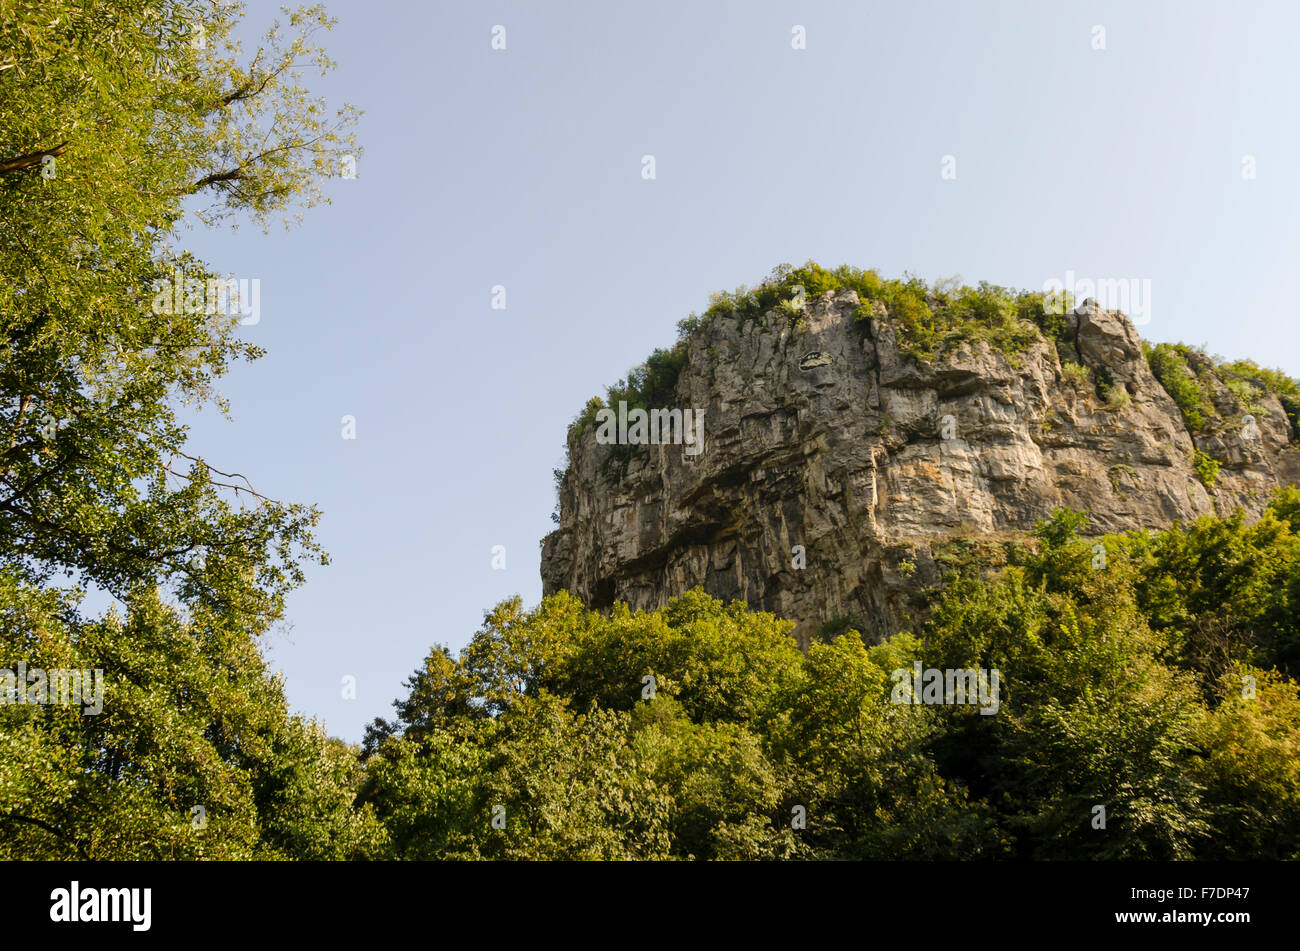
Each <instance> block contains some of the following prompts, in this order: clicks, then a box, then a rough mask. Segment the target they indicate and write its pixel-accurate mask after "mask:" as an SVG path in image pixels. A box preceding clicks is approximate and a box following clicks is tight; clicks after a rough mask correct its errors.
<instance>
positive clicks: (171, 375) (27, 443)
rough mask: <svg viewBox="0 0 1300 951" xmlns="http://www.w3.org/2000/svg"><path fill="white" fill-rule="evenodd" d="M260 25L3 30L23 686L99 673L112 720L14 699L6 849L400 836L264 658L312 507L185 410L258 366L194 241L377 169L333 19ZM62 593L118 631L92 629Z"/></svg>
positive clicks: (70, 4)
mask: <svg viewBox="0 0 1300 951" xmlns="http://www.w3.org/2000/svg"><path fill="white" fill-rule="evenodd" d="M242 16H243V8H242V5H241V4H238V3H224V4H216V3H208V2H200V0H41V2H34V0H7V2H6V3H5V4H4V10H3V15H2V16H0V634H2V635H3V636H2V637H0V655H2V656H0V668H4V669H7V670H15V669H16V668H17V666H18V665H19V664H23V665H26V667H28V668H40V669H43V670H45V669H49V670H53V669H60V668H75V669H79V670H96V669H99V670H102V671H103V678H104V680H103V685H104V696H103V710H102V712H100V713H98V714H96V713H90V712H87V711H86V709H85V707H84V706H73V705H61V704H48V703H34V704H13V703H10V704H5V705H2V706H0V748H2V749H3V754H2V756H0V759H2V762H0V850H3V853H4V856H5V857H7V858H59V857H74V856H84V857H90V858H127V857H133V858H153V857H168V858H194V857H206V858H245V857H262V858H288V857H300V858H342V857H350V856H356V855H361V854H365V853H367V852H368V851H370V850H372V849H373V848H374V846H375V843H377V842H379V841H380V840H381V839H382V834H383V833H382V830H381V829H380V827H379V826H378V824H377V822H376V821H375V820H374V818H373V816H372V815H371V814H370V812H369V810H358V809H357V808H356V807H355V806H354V799H355V793H356V789H357V786H358V783H359V781H360V778H361V777H360V766H359V765H358V763H357V761H356V756H355V752H354V751H352V750H349V749H348V748H346V747H345V746H343V745H342V744H339V743H338V742H337V741H332V740H329V739H328V738H327V737H325V736H324V735H323V733H322V732H321V730H320V729H319V727H318V726H317V725H315V724H314V723H310V722H306V721H303V720H302V719H300V718H298V717H295V716H291V715H290V714H289V712H288V709H287V705H286V703H285V699H284V695H283V691H282V689H281V685H280V683H279V681H278V680H277V679H274V678H272V677H271V676H270V675H269V672H268V671H267V670H266V669H265V665H264V663H263V661H262V659H261V656H260V653H259V651H258V648H257V641H256V638H257V637H258V635H260V634H263V633H265V632H266V631H267V630H268V629H269V628H270V627H271V625H272V624H274V623H275V622H276V621H277V620H279V619H280V618H281V617H282V615H283V608H284V598H285V595H286V593H287V592H288V591H289V590H291V589H292V588H293V587H294V586H295V585H297V584H298V583H300V582H301V581H302V578H303V572H302V564H303V562H304V561H305V560H318V561H320V560H324V555H323V553H322V552H321V551H320V549H319V548H318V547H317V545H316V543H315V542H314V540H313V539H312V528H313V525H314V524H315V521H316V517H317V513H316V512H315V511H314V510H313V509H311V508H308V507H305V506H301V505H295V504H282V503H280V502H277V501H275V500H272V499H270V498H268V497H266V496H263V495H262V494H260V493H258V492H256V491H254V490H253V487H252V486H251V485H250V484H249V483H248V482H247V480H245V479H244V478H243V477H242V476H238V475H232V474H227V473H225V472H223V471H221V470H220V469H218V468H217V467H216V466H214V465H211V464H209V462H208V461H207V460H206V459H204V457H203V456H202V455H201V454H200V453H199V452H197V451H196V450H195V449H193V448H192V447H189V446H188V445H187V442H186V431H185V427H184V426H183V425H181V424H180V422H179V420H178V415H177V412H178V408H179V407H180V406H182V405H185V404H189V405H194V406H203V405H205V404H206V405H214V406H215V407H216V408H217V409H219V410H221V411H224V410H225V408H226V406H225V401H224V400H223V399H222V397H221V395H220V393H219V391H218V390H217V389H216V386H217V383H218V381H219V380H220V377H221V376H222V375H223V374H224V373H225V372H226V371H227V370H228V369H229V367H230V366H231V365H232V363H234V362H235V361H239V360H249V359H253V358H256V357H257V356H259V355H260V351H259V349H258V348H256V347H254V346H251V345H249V344H248V343H247V342H246V341H244V340H243V339H241V338H240V336H239V333H238V329H237V321H238V315H237V314H234V315H232V314H230V313H229V312H226V313H222V312H214V311H217V308H216V307H214V306H212V304H213V303H214V302H213V301H212V300H211V298H210V296H208V295H209V294H210V291H209V290H208V284H207V282H208V280H209V279H212V278H216V277H217V274H216V272H215V269H214V268H212V267H211V266H210V265H208V264H206V263H204V262H202V261H199V260H197V259H196V258H195V257H194V256H193V255H192V254H190V253H188V252H186V251H184V250H183V249H177V248H175V247H173V245H172V242H174V241H176V240H177V237H178V236H179V235H180V234H181V233H182V231H183V228H184V227H185V226H186V225H187V223H189V222H191V221H194V222H198V223H213V222H216V221H220V220H223V219H231V220H232V221H234V220H237V219H238V218H239V217H245V218H251V219H252V220H253V221H255V222H258V223H260V224H262V225H264V226H265V225H267V224H268V223H269V222H270V221H271V220H272V219H274V218H278V217H280V216H288V217H290V218H291V217H293V216H295V215H296V213H297V212H298V211H299V210H300V209H301V208H304V207H307V206H310V205H312V204H314V203H316V202H317V201H319V200H321V199H322V197H323V195H322V191H321V186H322V182H323V180H324V179H325V178H327V177H329V176H331V175H334V174H338V173H339V172H340V171H341V168H342V166H341V161H342V156H343V155H345V154H348V153H350V154H352V155H353V156H354V157H355V156H356V155H359V154H360V153H359V150H358V149H356V147H355V145H354V143H353V142H352V141H351V137H350V136H351V133H350V132H349V131H348V130H349V127H350V126H351V125H352V123H353V121H354V119H355V115H354V113H353V112H352V110H350V109H347V108H345V109H343V110H341V111H338V112H335V113H333V114H330V113H329V112H328V111H327V110H326V108H325V106H324V104H323V103H322V102H321V101H320V100H318V99H317V98H315V97H313V96H312V95H311V94H310V93H309V92H308V91H307V90H306V89H305V88H303V86H302V85H301V81H302V76H303V74H304V72H305V71H306V70H313V69H314V70H317V71H324V70H326V69H328V68H329V66H330V63H329V60H328V58H327V57H326V56H325V54H324V52H323V51H322V50H321V49H320V48H319V46H317V45H316V43H315V41H314V35H315V34H316V33H318V32H319V31H321V30H325V29H328V28H329V26H330V25H331V21H330V20H329V19H328V18H327V17H326V16H325V14H324V12H323V10H322V9H321V8H320V7H318V6H317V7H307V8H302V9H299V10H297V11H292V12H289V13H287V14H286V20H285V22H284V23H276V24H274V25H272V27H271V29H270V30H269V32H268V33H267V35H266V36H265V38H264V39H263V40H262V41H261V42H259V43H258V44H257V45H256V46H255V47H253V48H250V50H249V51H248V52H245V51H244V50H243V49H242V48H241V46H240V44H239V43H238V42H237V41H236V40H235V39H234V33H235V30H236V28H237V27H238V25H239V24H240V21H241V18H242ZM178 279H179V280H180V282H181V285H180V289H178V291H177V294H176V295H172V294H171V293H170V292H169V293H168V295H167V297H168V298H169V301H168V303H170V304H171V306H166V305H165V304H164V302H163V301H162V299H161V298H160V296H159V294H160V289H161V288H163V287H168V288H170V287H171V284H172V283H173V282H175V281H177V280H178ZM186 282H189V283H186ZM182 290H183V293H182V292H181V291H182ZM200 293H202V294H203V296H202V297H200V296H199V294H200ZM67 577H70V578H72V579H73V580H74V581H75V582H77V583H79V584H81V585H84V586H86V587H94V588H97V589H98V590H99V591H100V592H103V593H106V594H107V595H110V596H112V597H113V598H114V599H116V601H117V603H118V605H119V607H120V610H118V611H117V612H110V613H108V614H106V615H104V616H102V617H98V618H93V617H87V616H85V615H84V614H83V613H82V611H81V608H80V604H81V600H82V589H72V590H68V589H61V588H58V587H56V585H55V582H56V581H62V579H64V578H67ZM195 809H202V810H203V812H202V818H203V820H204V822H203V823H200V824H199V825H196V820H197V819H198V818H199V814H197V813H194V812H193V810H195ZM200 826H201V827H200Z"/></svg>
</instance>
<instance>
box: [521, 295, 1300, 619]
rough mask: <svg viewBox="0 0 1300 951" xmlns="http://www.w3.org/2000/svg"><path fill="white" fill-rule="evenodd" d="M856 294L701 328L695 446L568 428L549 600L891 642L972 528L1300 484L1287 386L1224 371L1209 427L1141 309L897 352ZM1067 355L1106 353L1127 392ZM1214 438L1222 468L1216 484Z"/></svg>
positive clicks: (1206, 500) (1111, 520)
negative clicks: (1177, 381) (1156, 355)
mask: <svg viewBox="0 0 1300 951" xmlns="http://www.w3.org/2000/svg"><path fill="white" fill-rule="evenodd" d="M859 305H860V301H859V299H858V296H857V294H856V293H855V292H854V291H851V290H838V291H827V292H825V293H823V294H822V295H820V297H818V298H816V299H812V298H810V299H809V300H808V301H807V303H806V310H805V313H804V316H803V318H802V319H801V320H799V321H798V324H797V326H796V325H791V324H789V322H788V321H785V320H781V319H779V318H777V319H762V320H756V321H749V322H748V323H742V322H741V320H740V319H739V318H738V317H735V318H731V319H728V318H727V317H725V316H723V317H720V318H718V319H715V320H713V321H711V322H710V323H708V324H707V325H705V326H703V327H701V328H700V329H699V330H698V331H697V332H695V333H694V334H693V335H692V336H691V337H690V338H689V339H688V340H687V342H686V344H685V346H686V348H687V355H686V362H685V365H684V366H683V368H682V370H681V372H680V375H679V377H678V379H677V382H676V387H677V389H676V400H675V402H674V403H673V404H672V405H675V406H678V407H683V408H696V409H702V410H704V412H705V422H704V434H705V442H704V449H703V451H702V452H701V453H699V454H698V455H688V454H687V453H686V452H685V451H684V447H683V446H681V445H649V446H639V447H636V451H635V452H632V453H631V454H630V458H628V459H627V460H626V463H625V465H623V466H619V467H610V466H608V465H604V466H602V464H601V463H602V461H603V460H605V459H606V458H607V456H608V455H609V453H610V451H611V447H609V446H603V445H598V444H597V440H596V437H595V427H594V426H593V425H591V424H588V425H585V426H578V425H575V426H574V427H571V429H570V432H569V445H568V449H569V457H570V466H569V469H568V471H567V473H566V474H565V476H564V480H563V484H562V487H561V495H560V502H561V506H560V523H559V528H558V529H557V530H556V531H554V532H553V533H552V534H551V535H549V536H548V537H547V538H546V539H545V541H544V543H543V550H542V579H543V583H544V590H545V592H546V593H548V594H549V593H552V592H554V591H556V590H558V589H561V588H565V589H568V590H569V591H571V592H573V593H574V594H576V595H578V596H579V597H581V598H582V599H583V600H584V601H586V602H587V603H588V604H590V605H591V606H593V607H607V606H609V605H610V604H612V603H614V602H615V601H627V602H629V603H630V604H631V605H632V607H633V608H645V609H650V608H656V607H660V606H662V605H663V604H664V603H665V602H666V601H667V599H668V598H670V597H672V596H674V595H676V594H679V593H681V592H683V591H685V590H687V589H689V588H692V587H694V586H696V585H702V586H703V587H704V589H705V590H706V591H708V592H709V593H711V594H713V595H715V596H717V597H720V598H725V599H731V598H740V599H743V600H744V601H746V602H748V603H749V605H750V606H751V607H753V608H757V609H762V610H766V611H772V612H774V613H776V614H778V615H780V616H782V617H788V618H792V619H794V620H795V621H797V622H798V627H797V628H796V636H798V637H799V639H800V641H801V643H804V644H806V643H807V640H808V638H809V636H810V635H811V632H812V631H813V630H814V629H815V628H816V627H817V626H818V625H819V624H820V623H822V622H825V621H827V620H828V619H831V618H837V617H838V618H847V619H852V620H853V622H854V623H855V625H856V626H858V627H859V628H860V629H862V630H863V631H864V633H866V634H868V635H869V636H872V637H880V636H883V635H885V634H888V633H892V632H893V631H896V630H898V629H900V628H903V627H906V626H908V624H909V623H910V622H911V621H912V619H913V616H914V614H915V611H916V610H917V603H916V598H915V594H916V592H918V591H920V590H922V589H923V588H924V587H925V586H926V585H928V584H931V583H933V582H935V581H938V580H939V578H940V575H941V569H942V561H943V556H942V552H944V551H948V550H951V546H952V545H953V544H954V542H955V541H956V542H960V541H961V540H963V539H971V538H981V539H997V538H999V537H1007V533H1014V532H1023V531H1025V530H1028V529H1030V528H1032V527H1033V525H1034V522H1035V520H1036V519H1039V518H1042V517H1044V516H1046V515H1048V514H1049V513H1050V512H1051V511H1052V509H1053V508H1055V507H1057V506H1068V507H1070V508H1073V509H1078V510H1082V511H1085V512H1087V513H1089V514H1090V515H1091V519H1092V522H1091V528H1090V531H1091V532H1104V531H1115V530H1124V529H1130V528H1136V527H1140V526H1146V527H1161V526H1166V525H1168V524H1170V523H1172V522H1173V521H1175V520H1179V519H1181V520H1190V519H1193V518H1195V517H1197V516H1199V515H1201V514H1206V513H1213V512H1219V513H1221V514H1223V513H1227V512H1229V511H1231V510H1232V509H1234V508H1235V507H1237V506H1241V507H1242V508H1244V509H1246V510H1247V512H1249V513H1251V514H1258V512H1259V511H1260V510H1261V509H1262V507H1263V505H1264V504H1265V503H1266V501H1267V499H1268V496H1269V494H1270V493H1271V491H1272V490H1273V488H1274V487H1275V486H1278V485H1280V484H1292V483H1296V482H1297V481H1300V445H1298V444H1297V442H1296V441H1295V440H1296V432H1295V429H1294V427H1293V426H1292V424H1291V421H1290V420H1289V419H1288V416H1287V414H1286V412H1285V411H1284V408H1283V406H1282V405H1281V403H1280V402H1279V400H1278V398H1277V397H1276V396H1275V395H1273V394H1272V393H1269V392H1263V391H1261V392H1260V393H1259V394H1258V398H1257V400H1256V402H1255V405H1254V406H1253V407H1247V406H1244V405H1243V404H1242V403H1241V402H1240V401H1239V398H1238V395H1234V393H1233V392H1231V391H1230V390H1229V389H1228V388H1227V387H1226V386H1224V385H1222V384H1221V383H1216V382H1214V381H1210V382H1209V383H1207V384H1205V385H1206V386H1207V388H1208V396H1209V398H1210V400H1211V401H1212V402H1213V406H1214V410H1215V412H1216V413H1217V415H1218V418H1219V423H1220V425H1218V426H1216V427H1211V428H1207V429H1206V430H1204V431H1201V432H1198V433H1197V434H1195V435H1193V434H1192V433H1190V432H1189V431H1188V428H1187V427H1186V425H1185V424H1184V420H1183V416H1182V414H1181V413H1180V411H1179V408H1178V406H1177V405H1175V403H1174V401H1173V400H1172V399H1171V398H1170V396H1169V395H1168V394H1167V393H1166V391H1165V389H1164V388H1163V387H1162V386H1161V384H1160V382H1158V381H1157V380H1156V378H1155V377H1154V376H1153V374H1152V372H1151V369H1150V368H1149V367H1148V363H1147V360H1146V359H1145V357H1144V355H1143V352H1142V347H1141V342H1140V340H1139V338H1138V334H1137V332H1136V330H1135V329H1134V327H1133V325H1132V323H1131V322H1130V321H1129V320H1128V318H1127V317H1125V316H1124V315H1123V314H1120V313H1118V312H1113V311H1106V310H1102V309H1100V308H1099V307H1098V306H1097V305H1096V304H1095V303H1094V302H1092V301H1085V302H1084V303H1083V304H1082V305H1080V306H1079V307H1078V308H1076V309H1075V310H1074V311H1073V312H1071V313H1070V314H1067V315H1066V316H1065V331H1064V333H1063V334H1062V335H1061V336H1060V337H1059V338H1058V339H1049V338H1047V337H1045V336H1043V335H1041V334H1038V335H1037V339H1036V340H1035V341H1034V342H1032V343H1031V344H1030V346H1029V347H1028V348H1027V349H1026V350H1024V351H1022V352H1019V353H1002V352H999V351H997V350H995V349H993V348H992V347H990V345H989V344H987V343H985V342H982V341H968V342H965V343H962V344H960V346H959V347H958V348H957V349H955V350H954V351H953V352H950V353H948V354H946V355H945V356H944V357H943V358H942V359H938V360H935V361H934V362H933V363H930V362H925V361H923V360H918V359H915V358H913V357H911V356H908V355H907V354H906V353H905V352H904V350H903V348H901V347H900V346H899V345H898V342H897V332H898V328H897V326H896V324H895V323H894V322H893V321H892V320H891V318H890V316H889V314H888V312H887V310H886V308H885V307H884V305H883V304H880V303H876V304H874V305H873V306H874V313H873V314H872V315H870V316H867V317H866V319H864V320H860V321H855V320H854V313H855V312H856V311H858V309H859ZM768 318H776V315H773V314H769V315H768ZM1066 363H1075V364H1080V365H1082V366H1083V367H1085V368H1088V369H1089V370H1091V371H1093V373H1094V376H1095V373H1096V371H1098V370H1099V369H1104V371H1106V372H1107V373H1108V374H1109V377H1110V378H1111V379H1113V382H1114V392H1115V394H1116V395H1117V396H1118V398H1112V399H1110V400H1102V399H1101V398H1099V396H1098V393H1097V392H1096V389H1095V387H1094V386H1093V385H1092V384H1091V383H1089V382H1086V381H1082V380H1081V379H1080V377H1081V373H1080V371H1079V370H1078V369H1077V368H1075V369H1073V372H1067V368H1066V366H1065V364H1066ZM1125 393H1126V394H1127V397H1124V395H1123V394H1125ZM1248 409H1253V410H1254V412H1252V413H1250V414H1249V415H1250V416H1251V420H1246V419H1245V417H1246V416H1247V415H1248V412H1247V411H1248ZM1261 409H1262V410H1263V412H1260V410H1261ZM1252 420H1253V423H1254V425H1253V426H1252V425H1251V423H1252ZM1194 449H1199V450H1201V451H1203V452H1204V453H1206V454H1208V455H1209V456H1211V457H1213V458H1214V459H1216V460H1219V461H1220V463H1221V469H1220V471H1219V472H1218V475H1217V478H1216V479H1215V480H1214V481H1213V486H1212V487H1207V486H1206V485H1205V484H1203V482H1202V480H1201V479H1200V478H1198V474H1197V471H1196V469H1195V467H1194V465H1193V462H1192V458H1193V450H1194ZM795 546H802V547H803V552H804V554H803V564H804V566H803V567H802V568H801V567H798V566H797V565H798V563H799V557H798V553H797V550H796V549H795ZM936 559H939V560H938V561H937V560H936Z"/></svg>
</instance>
